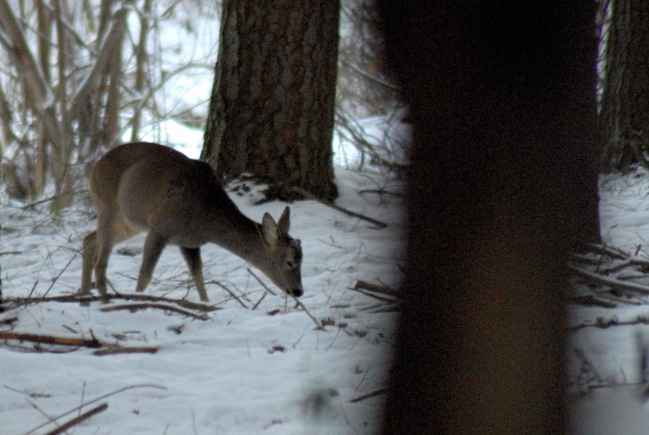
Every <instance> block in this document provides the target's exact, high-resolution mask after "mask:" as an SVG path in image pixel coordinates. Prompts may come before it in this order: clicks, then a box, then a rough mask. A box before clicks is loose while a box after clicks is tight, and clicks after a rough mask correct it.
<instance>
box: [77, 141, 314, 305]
mask: <svg viewBox="0 0 649 435" xmlns="http://www.w3.org/2000/svg"><path fill="white" fill-rule="evenodd" d="M89 184H90V193H91V195H92V199H93V201H94V203H95V208H96V210H97V230H96V231H94V232H92V233H90V234H89V235H88V236H86V238H85V239H84V242H83V246H84V247H83V267H82V277H81V293H82V294H89V293H90V288H91V286H92V269H93V266H94V270H95V278H96V285H97V289H98V290H99V293H100V294H101V296H102V298H104V300H105V299H106V267H107V266H108V257H109V256H110V253H111V251H112V249H113V246H114V245H115V244H117V243H119V242H121V241H122V240H126V239H128V238H130V237H133V236H134V235H135V234H137V233H139V232H141V231H148V232H149V234H148V235H147V237H146V241H145V242H144V253H143V258H142V266H141V267H140V274H139V276H138V279H137V287H136V288H135V291H137V292H141V291H143V290H144V289H145V288H146V287H147V285H148V284H149V282H150V281H151V276H152V274H153V269H154V268H155V265H156V263H157V262H158V259H159V258H160V254H161V253H162V250H163V249H164V247H165V246H166V245H168V244H172V245H178V246H179V247H180V251H181V252H182V254H183V257H184V258H185V260H186V261H187V265H188V266H189V271H190V273H191V275H192V278H193V279H194V283H195V284H196V288H197V289H198V294H199V295H200V298H201V300H202V301H205V302H207V301H208V300H209V299H208V297H207V292H206V291H205V284H204V282H203V270H202V263H201V255H200V247H201V246H202V245H204V244H205V243H208V242H212V243H216V244H217V245H219V246H221V247H223V248H225V249H227V250H228V251H230V252H232V253H233V254H236V255H238V256H239V257H241V258H243V259H244V260H246V261H247V262H248V263H250V264H252V265H253V266H255V267H257V268H258V269H259V270H261V271H262V272H263V273H264V274H265V275H266V276H267V277H268V278H270V280H271V281H273V283H275V285H277V287H279V288H280V289H282V290H284V291H285V292H286V293H290V294H293V295H294V296H301V295H302V280H301V276H300V266H301V264H302V248H301V246H300V241H299V240H296V239H292V238H291V237H290V236H289V235H288V231H289V227H290V225H291V223H290V209H289V208H288V207H286V209H284V213H282V216H281V218H280V219H279V223H275V221H274V220H273V218H272V217H271V216H270V215H269V214H268V213H266V214H264V218H263V220H262V223H261V224H258V223H256V222H254V221H252V220H250V219H248V218H247V217H246V216H244V215H243V214H242V213H241V212H240V211H239V209H238V208H237V206H236V205H235V204H234V202H232V200H231V199H230V198H229V197H228V195H227V193H225V191H224V190H223V186H222V185H221V183H220V182H219V181H218V179H217V178H216V174H215V173H214V171H213V170H212V168H211V167H210V165H209V164H207V163H205V162H202V161H199V160H193V159H190V158H188V157H186V156H185V155H184V154H182V153H180V152H178V151H175V150H173V149H171V148H169V147H166V146H163V145H158V144H154V143H143V142H138V143H130V144H126V145H121V146H118V147H116V148H114V149H112V150H111V151H109V152H108V153H106V155H104V156H103V157H102V158H101V159H99V161H97V163H96V164H95V165H94V167H93V168H92V170H91V172H90V180H89Z"/></svg>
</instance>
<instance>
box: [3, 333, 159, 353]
mask: <svg viewBox="0 0 649 435" xmlns="http://www.w3.org/2000/svg"><path fill="white" fill-rule="evenodd" d="M91 335H92V334H91ZM0 340H18V341H29V342H31V343H43V344H51V345H59V346H74V347H87V348H90V349H107V350H106V351H104V352H100V353H95V354H96V355H108V354H117V353H143V352H147V353H155V352H156V351H157V350H158V348H157V347H148V348H145V347H133V348H131V347H122V346H119V345H117V344H111V343H102V342H101V341H99V340H98V339H97V338H95V336H94V335H93V336H92V339H85V338H76V337H55V336H53V335H37V334H21V333H17V332H9V331H0ZM145 349H147V350H145Z"/></svg>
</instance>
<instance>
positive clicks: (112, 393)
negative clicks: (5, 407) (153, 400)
mask: <svg viewBox="0 0 649 435" xmlns="http://www.w3.org/2000/svg"><path fill="white" fill-rule="evenodd" d="M5 387H6V386H5ZM134 388H157V389H159V390H166V389H167V388H165V387H162V386H160V385H150V384H141V385H130V386H128V387H124V388H120V389H119V390H115V391H113V392H111V393H108V394H104V395H103V396H99V397H97V398H96V399H93V400H90V401H89V402H86V403H82V404H81V405H79V406H77V407H76V408H73V409H71V410H69V411H66V412H64V413H63V414H60V415H58V416H56V417H54V418H51V419H50V420H49V421H46V422H45V423H42V424H40V425H38V426H36V427H35V428H33V429H32V430H30V431H29V432H27V433H25V435H31V434H33V433H34V432H36V431H37V430H39V429H41V428H43V427H45V426H47V425H49V424H51V423H53V422H55V421H56V420H58V419H61V418H63V417H66V416H68V415H70V414H72V413H74V412H77V411H80V410H81V409H82V408H85V407H86V406H88V405H92V404H93V403H97V402H99V401H100V400H104V399H106V398H108V397H110V396H114V395H115V394H119V393H123V392H124V391H127V390H132V389H134ZM98 408H99V407H98ZM95 409H96V408H95Z"/></svg>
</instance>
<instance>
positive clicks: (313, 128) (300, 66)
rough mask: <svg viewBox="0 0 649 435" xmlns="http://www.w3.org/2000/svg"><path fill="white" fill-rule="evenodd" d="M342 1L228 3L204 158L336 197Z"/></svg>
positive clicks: (232, 170)
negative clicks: (335, 136) (335, 127)
mask: <svg viewBox="0 0 649 435" xmlns="http://www.w3.org/2000/svg"><path fill="white" fill-rule="evenodd" d="M339 14H340V2H339V1H329V0H320V1H316V2H314V1H305V0H300V1H292V2H272V3H271V2H262V3H260V2H256V1H254V0H248V1H227V0H226V1H224V2H223V15H222V21H221V39H220V48H219V59H218V61H217V63H216V68H215V70H216V71H215V79H214V88H213V91H212V98H211V103H210V111H209V115H208V121H207V126H206V131H205V141H204V146H203V151H202V154H201V158H202V159H204V160H206V161H208V162H210V163H211V164H212V166H213V167H214V168H215V170H216V172H217V174H219V176H220V177H221V178H223V179H224V180H226V181H227V180H231V179H233V178H235V177H238V176H239V175H241V174H242V173H252V174H253V175H254V177H255V178H257V179H259V180H261V181H264V182H267V183H269V184H270V185H274V186H283V187H287V188H290V187H292V186H298V187H301V188H302V189H305V190H307V191H310V192H312V193H313V194H314V195H316V196H318V197H320V198H323V199H328V200H332V199H334V198H335V197H336V196H337V189H336V186H335V184H334V183H333V163H332V150H331V138H332V129H333V122H334V99H335V87H336V59H337V54H338V25H339Z"/></svg>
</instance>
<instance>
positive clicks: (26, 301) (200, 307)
mask: <svg viewBox="0 0 649 435" xmlns="http://www.w3.org/2000/svg"><path fill="white" fill-rule="evenodd" d="M106 299H108V300H114V299H118V300H126V301H129V300H134V301H150V302H167V303H170V304H175V305H179V306H181V307H183V308H188V309H191V310H196V311H203V312H210V311H217V310H221V309H222V308H220V307H216V306H213V305H205V304H201V303H197V302H191V301H187V300H184V299H170V298H165V297H162V296H153V295H145V294H129V293H120V294H118V295H113V294H109V295H106ZM101 300H102V297H101V296H94V295H82V294H78V293H77V294H72V295H65V296H49V297H28V298H9V299H7V303H8V304H11V303H13V304H14V305H15V306H23V305H31V304H39V303H43V302H74V303H76V302H98V301H101Z"/></svg>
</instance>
